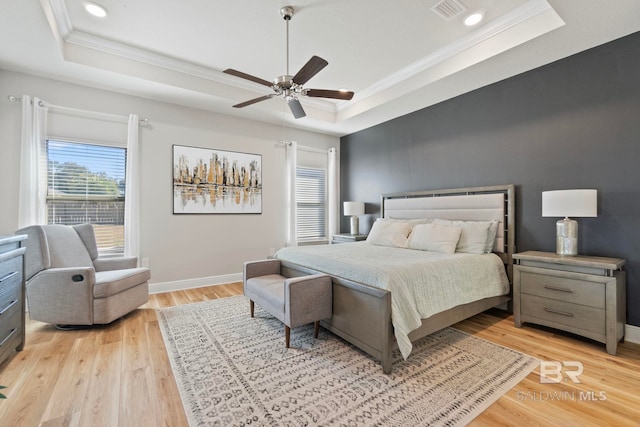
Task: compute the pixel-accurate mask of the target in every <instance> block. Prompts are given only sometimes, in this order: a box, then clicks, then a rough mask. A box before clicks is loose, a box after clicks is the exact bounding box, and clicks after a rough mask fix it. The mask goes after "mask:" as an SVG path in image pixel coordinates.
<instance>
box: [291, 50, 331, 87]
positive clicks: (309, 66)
mask: <svg viewBox="0 0 640 427" xmlns="http://www.w3.org/2000/svg"><path fill="white" fill-rule="evenodd" d="M327 65H329V63H328V62H327V61H325V60H324V59H322V58H320V57H319V56H315V55H314V56H312V57H311V59H310V60H309V61H307V63H306V64H304V67H302V68H301V69H300V71H298V73H297V74H296V75H295V76H293V82H294V83H296V84H298V85H303V84H305V83H306V82H308V81H309V80H310V79H311V77H313V76H315V75H316V74H318V73H319V72H320V70H322V69H323V68H324V67H326V66H327Z"/></svg>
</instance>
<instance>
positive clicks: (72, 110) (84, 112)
mask: <svg viewBox="0 0 640 427" xmlns="http://www.w3.org/2000/svg"><path fill="white" fill-rule="evenodd" d="M7 99H9V101H11V102H22V98H21V97H18V96H15V95H9V96H8V97H7ZM38 105H39V106H40V107H44V106H45V104H44V103H43V102H42V101H39V103H38ZM48 106H49V107H50V108H53V109H55V110H58V111H61V112H67V113H74V114H78V115H80V116H94V117H95V116H98V117H103V118H106V119H110V120H114V121H123V122H126V121H127V120H128V117H127V116H119V115H117V114H110V113H101V112H97V111H89V110H80V109H78V108H70V107H62V106H60V105H53V104H49V105H48ZM138 122H140V125H141V126H148V125H150V124H151V120H149V119H148V118H146V117H145V118H142V119H139V120H138Z"/></svg>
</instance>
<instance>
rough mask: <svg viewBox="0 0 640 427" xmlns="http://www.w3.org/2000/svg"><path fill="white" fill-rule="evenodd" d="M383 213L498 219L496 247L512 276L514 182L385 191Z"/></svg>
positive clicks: (390, 215) (386, 215)
mask: <svg viewBox="0 0 640 427" xmlns="http://www.w3.org/2000/svg"><path fill="white" fill-rule="evenodd" d="M380 206H381V217H382V218H397V219H417V218H442V219H450V220H464V221H489V220H497V221H499V226H498V232H497V234H496V240H495V242H494V245H493V251H494V252H495V253H496V254H498V255H499V256H500V257H501V258H502V260H503V262H504V263H505V265H506V266H507V273H508V274H509V279H511V278H512V265H513V261H512V255H513V254H514V252H515V186H514V185H499V186H491V187H471V188H457V189H447V190H429V191H417V192H409V193H392V194H383V195H382V199H381V203H380Z"/></svg>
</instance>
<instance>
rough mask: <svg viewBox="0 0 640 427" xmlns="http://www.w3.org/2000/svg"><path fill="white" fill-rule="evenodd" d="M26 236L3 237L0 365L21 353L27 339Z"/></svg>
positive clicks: (0, 251) (0, 254) (0, 246)
mask: <svg viewBox="0 0 640 427" xmlns="http://www.w3.org/2000/svg"><path fill="white" fill-rule="evenodd" d="M26 238H27V236H26V235H14V236H0V364H2V363H3V362H4V361H6V360H8V359H9V358H11V357H12V356H14V355H15V352H16V351H21V350H22V349H23V347H24V335H25V328H24V325H25V289H24V252H25V248H21V247H20V242H21V241H22V240H25V239H26Z"/></svg>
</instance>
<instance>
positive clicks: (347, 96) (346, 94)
mask: <svg viewBox="0 0 640 427" xmlns="http://www.w3.org/2000/svg"><path fill="white" fill-rule="evenodd" d="M293 13H294V10H293V7H291V6H284V7H283V8H281V9H280V14H281V15H282V18H283V19H284V20H285V21H286V23H287V64H286V65H287V68H286V74H284V75H282V76H278V77H276V78H275V79H273V81H271V82H269V81H268V80H264V79H261V78H259V77H255V76H252V75H250V74H246V73H243V72H241V71H237V70H234V69H231V68H227V69H226V70H224V71H223V73H226V74H231V75H232V76H236V77H240V78H242V79H245V80H249V81H252V82H254V83H258V84H261V85H263V86H269V87H270V88H271V89H272V90H273V91H274V93H272V94H269V95H264V96H261V97H259V98H254V99H250V100H248V101H245V102H241V103H239V104H236V105H234V106H233V107H234V108H243V107H246V106H249V105H252V104H255V103H257V102H261V101H265V100H267V99H271V98H273V97H274V96H279V97H281V98H284V99H285V100H286V101H287V105H289V109H290V110H291V113H292V114H293V117H295V118H296V119H299V118H301V117H304V116H306V113H305V112H304V108H302V104H300V100H299V99H298V97H299V96H308V97H312V98H332V99H341V100H346V101H348V100H351V98H353V92H351V91H345V90H328V89H305V88H304V87H303V85H304V84H305V83H307V82H308V81H309V80H310V79H311V78H312V77H313V76H315V75H316V74H318V73H319V72H320V71H321V70H322V69H323V68H324V67H326V66H327V65H329V63H328V62H327V61H325V60H324V59H322V58H320V57H319V56H315V55H314V56H312V57H311V59H310V60H309V61H307V63H306V64H305V65H304V66H303V67H302V68H301V69H300V71H298V72H297V73H296V75H294V76H291V75H290V74H289V21H291V18H292V17H293Z"/></svg>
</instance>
